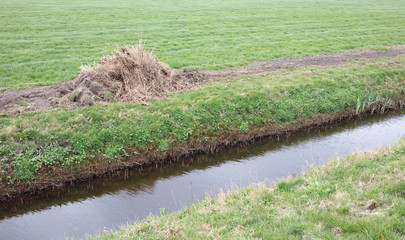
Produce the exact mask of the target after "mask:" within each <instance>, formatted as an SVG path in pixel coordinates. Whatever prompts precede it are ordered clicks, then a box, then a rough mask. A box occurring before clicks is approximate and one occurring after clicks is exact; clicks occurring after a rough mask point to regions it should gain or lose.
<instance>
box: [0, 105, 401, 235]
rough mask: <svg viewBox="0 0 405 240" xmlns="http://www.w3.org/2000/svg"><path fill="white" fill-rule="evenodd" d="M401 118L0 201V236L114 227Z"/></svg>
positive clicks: (289, 168)
mask: <svg viewBox="0 0 405 240" xmlns="http://www.w3.org/2000/svg"><path fill="white" fill-rule="evenodd" d="M404 123H405V115H404V114H403V113H398V112H397V113H390V114H387V115H385V116H373V117H369V118H366V119H363V120H357V121H353V122H350V123H344V124H340V125H338V126H334V127H326V128H323V129H318V130H314V131H310V132H306V133H301V134H298V135H294V136H290V137H288V138H285V139H283V140H281V141H274V140H273V141H272V140H270V141H269V140H263V141H260V142H257V143H255V144H252V145H250V146H246V147H238V148H231V149H228V150H226V151H223V152H221V153H218V154H215V155H198V156H195V157H193V158H192V159H190V160H188V161H182V162H178V163H174V164H170V165H168V166H162V167H159V168H156V167H149V168H147V169H144V170H143V171H141V172H140V171H129V172H126V173H122V174H119V175H116V176H109V177H107V178H101V179H96V180H94V181H93V182H91V183H84V184H78V185H75V186H73V187H65V188H63V189H60V190H57V191H50V192H47V193H44V194H42V195H39V196H36V197H34V198H28V199H27V198H25V199H23V198H22V199H18V200H17V201H15V202H14V203H8V204H3V205H1V206H0V209H1V210H0V232H1V236H0V238H3V237H4V238H5V239H61V238H63V237H65V236H76V237H81V236H83V235H85V234H86V233H89V234H91V233H97V232H98V231H99V230H100V229H101V230H102V229H103V228H104V227H106V228H107V229H110V228H117V227H118V226H120V225H122V224H125V223H126V222H127V221H133V220H134V219H135V218H137V219H143V218H145V217H147V216H148V215H149V214H150V213H152V214H157V213H158V212H159V209H160V208H166V210H167V211H168V212H170V211H174V210H178V209H179V208H182V207H184V206H186V205H189V204H190V203H191V202H192V201H193V200H195V199H202V198H203V197H204V196H205V194H206V193H207V192H215V191H216V190H218V188H220V187H225V188H226V187H227V186H229V185H231V184H235V185H237V186H247V185H248V184H251V183H253V182H258V181H263V180H264V179H267V180H268V181H275V180H277V179H278V178H281V177H285V176H288V175H289V174H292V173H300V172H301V171H302V170H303V169H304V168H307V167H308V165H309V164H311V163H316V164H318V163H320V162H321V161H326V160H328V159H330V158H331V157H334V156H336V155H337V154H338V155H346V154H348V153H350V152H352V151H356V150H369V149H375V148H377V147H379V146H383V145H387V144H391V143H393V142H395V141H398V140H399V139H400V137H401V136H402V135H403V134H405V128H404V127H402V126H403V125H404Z"/></svg>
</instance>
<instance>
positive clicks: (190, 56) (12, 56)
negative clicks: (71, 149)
mask: <svg viewBox="0 0 405 240" xmlns="http://www.w3.org/2000/svg"><path fill="white" fill-rule="evenodd" d="M0 19H1V21H0V36H1V38H0V88H6V89H15V88H27V87H31V86H44V85H53V84H55V83H59V82H62V81H65V80H67V79H73V78H75V77H76V76H78V74H79V72H80V66H81V65H87V64H93V63H94V62H97V61H98V60H99V59H101V58H102V56H103V55H106V54H109V53H110V52H111V48H116V47H117V46H125V45H127V44H132V45H136V44H137V43H138V42H137V41H138V39H144V40H145V45H146V48H147V49H156V50H155V51H154V54H155V55H156V56H157V57H158V58H159V60H161V61H163V62H166V63H168V64H169V65H170V66H171V67H172V68H196V69H198V70H201V69H218V68H224V67H227V66H235V65H243V64H246V63H248V62H251V61H260V60H270V59H274V58H280V57H296V56H306V55H311V54H321V53H331V52H342V51H348V50H352V49H366V48H373V49H381V48H384V47H385V46H388V45H396V44H403V43H404V39H405V28H404V26H405V1H404V0H384V1H381V0H356V1H352V0H322V1H318V0H282V1H280V0H238V1H234V0H222V1H217V0H183V1H178V0H153V1H142V0H116V1H109V0H87V1H82V0H69V1H60V0H1V1H0Z"/></svg>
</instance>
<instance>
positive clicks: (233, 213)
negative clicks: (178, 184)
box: [95, 139, 405, 239]
mask: <svg viewBox="0 0 405 240" xmlns="http://www.w3.org/2000/svg"><path fill="white" fill-rule="evenodd" d="M404 141H405V139H404ZM404 141H403V142H402V143H400V144H399V145H398V146H396V147H393V148H386V149H382V150H380V151H378V152H374V153H365V154H356V155H351V156H348V157H345V158H342V159H336V160H332V161H330V162H328V163H327V164H325V165H323V166H321V167H316V168H313V169H311V170H310V171H308V172H306V173H305V174H303V175H298V176H294V177H290V178H288V179H282V180H281V181H279V182H278V183H276V184H272V185H270V186H269V185H265V184H260V185H257V186H249V187H248V188H246V189H239V190H233V191H230V192H228V193H226V194H224V193H220V194H219V195H218V196H217V197H216V198H206V199H205V200H203V201H201V202H200V203H198V204H194V205H192V206H190V207H188V208H186V209H184V210H181V211H179V212H175V213H172V214H170V215H165V214H164V209H162V210H161V217H150V218H148V219H147V221H145V222H137V223H134V224H133V225H128V226H125V227H122V229H121V230H120V231H118V232H116V233H105V234H104V235H102V236H98V237H95V239H167V238H169V239H403V238H404V237H405V201H404V200H405V142H404Z"/></svg>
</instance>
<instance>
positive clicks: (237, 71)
mask: <svg viewBox="0 0 405 240" xmlns="http://www.w3.org/2000/svg"><path fill="white" fill-rule="evenodd" d="M399 55H405V44H404V45H395V46H389V47H388V49H387V50H381V51H375V50H356V51H352V52H345V53H330V54H323V55H317V56H305V57H298V58H279V59H275V60H270V61H263V62H253V63H251V64H249V65H247V66H243V67H232V68H226V69H221V70H216V71H213V70H209V71H199V72H197V71H194V70H189V69H185V70H175V71H176V73H175V74H178V76H181V78H186V79H189V80H190V82H194V83H196V84H199V83H202V82H204V81H205V80H206V79H210V78H218V77H228V76H237V75H242V74H259V73H264V72H270V71H276V70H279V69H284V68H294V67H301V66H310V65H319V66H327V65H338V64H342V63H344V62H347V61H351V60H356V59H367V58H378V57H396V56H399ZM190 88H193V85H190ZM77 89H81V90H83V89H84V91H81V92H79V94H78V95H77V96H76V95H75V96H73V97H72V95H74V94H75V93H74V92H75V91H76V90H77ZM185 90H187V89H182V91H185ZM106 93H107V91H106V89H104V88H103V86H102V85H100V84H99V83H97V82H92V81H88V80H86V79H85V76H84V77H83V76H82V75H81V76H79V77H78V78H76V79H74V80H69V81H67V82H64V83H60V84H57V85H52V86H47V87H37V88H28V89H24V90H11V91H6V92H3V93H1V92H0V114H18V113H21V112H26V111H36V110H44V109H50V108H58V107H68V108H69V107H75V106H83V105H91V104H93V102H106V101H108V100H109V99H108V96H107V95H106ZM86 94H88V95H87V96H90V95H91V96H95V97H96V99H97V100H96V101H90V102H87V101H85V100H86V97H85V96H86Z"/></svg>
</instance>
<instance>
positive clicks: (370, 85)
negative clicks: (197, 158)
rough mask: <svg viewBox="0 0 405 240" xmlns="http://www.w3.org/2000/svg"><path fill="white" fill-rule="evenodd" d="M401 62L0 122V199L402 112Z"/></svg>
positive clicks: (277, 75) (242, 80)
mask: <svg viewBox="0 0 405 240" xmlns="http://www.w3.org/2000/svg"><path fill="white" fill-rule="evenodd" d="M404 62H405V59H404V58H402V57H399V58H392V59H372V60H362V61H357V62H353V63H347V64H344V65H340V66H327V67H303V68H298V69H289V70H283V71H279V72H274V73H267V74H263V75H255V76H250V75H242V76H239V77H237V78H227V79H222V80H219V81H217V82H212V83H209V84H207V85H206V86H205V87H204V88H200V89H196V90H195V91H189V92H187V93H182V94H175V95H172V96H170V97H169V98H168V99H166V100H159V101H155V102H152V103H151V104H150V105H149V106H143V105H139V104H132V105H131V104H120V103H112V104H109V105H99V106H92V107H85V108H81V109H77V110H74V111H68V110H55V111H50V112H36V113H26V114H20V115H3V116H0V124H1V125H2V126H3V128H2V129H3V130H2V132H1V133H0V138H1V139H0V140H1V141H2V145H1V146H0V159H2V162H1V163H2V164H3V165H2V166H3V170H5V171H4V172H2V173H1V174H2V175H1V178H2V182H1V183H0V189H1V192H2V195H1V198H2V199H3V201H5V200H10V199H13V198H15V197H16V196H19V195H23V194H26V195H28V194H35V193H37V192H40V191H44V190H46V189H51V188H58V187H61V186H64V185H66V184H73V183H76V182H82V181H88V180H90V179H92V178H95V177H99V176H104V175H106V174H111V173H114V172H116V171H121V170H124V169H129V168H142V167H145V166H148V165H152V164H157V165H159V164H167V163H170V162H171V161H177V160H179V159H181V158H186V157H189V156H191V155H193V154H197V153H213V152H216V151H220V150H221V149H223V148H226V147H228V146H232V145H237V144H245V143H248V142H253V141H255V140H256V139H260V138H263V137H270V136H271V137H275V138H277V137H282V136H284V135H286V134H291V133H293V132H298V131H307V130H309V129H311V128H316V127H319V126H322V125H325V124H333V123H336V122H338V121H341V120H343V119H349V118H354V117H358V116H361V115H362V114H367V113H368V112H370V113H371V112H373V113H376V112H378V113H384V112H386V111H387V110H388V109H397V108H402V107H403V106H404V100H405V95H404V94H405V91H404V89H405V85H404V84H405V81H404V77H405V69H404V68H403V66H404V65H403V64H404ZM44 127H45V128H44Z"/></svg>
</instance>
